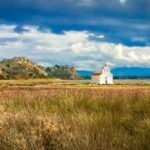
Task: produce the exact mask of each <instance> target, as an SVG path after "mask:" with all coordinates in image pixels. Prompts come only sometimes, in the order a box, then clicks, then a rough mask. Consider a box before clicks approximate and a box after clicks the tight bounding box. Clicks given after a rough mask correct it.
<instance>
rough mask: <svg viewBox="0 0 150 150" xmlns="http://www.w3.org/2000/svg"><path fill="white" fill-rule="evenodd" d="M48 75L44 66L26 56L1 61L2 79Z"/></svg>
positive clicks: (0, 75) (0, 74)
mask: <svg viewBox="0 0 150 150" xmlns="http://www.w3.org/2000/svg"><path fill="white" fill-rule="evenodd" d="M39 77H47V73H46V71H45V69H44V67H42V66H38V65H37V64H35V63H33V62H32V61H30V60H29V59H27V58H25V57H14V58H12V59H5V60H2V61H0V79H21V78H39Z"/></svg>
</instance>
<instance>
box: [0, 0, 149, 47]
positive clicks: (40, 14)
mask: <svg viewBox="0 0 150 150" xmlns="http://www.w3.org/2000/svg"><path fill="white" fill-rule="evenodd" d="M0 10H1V11H0V23H3V24H5V23H13V24H17V25H20V26H21V25H25V24H29V25H37V26H40V28H41V29H43V28H49V29H52V30H53V31H54V32H62V31H64V30H81V31H82V30H88V31H93V32H96V33H97V32H99V33H101V34H104V35H105V36H106V40H107V41H110V42H114V43H124V44H126V45H137V44H139V45H140V44H141V42H136V43H135V42H133V41H132V38H135V37H145V38H148V36H149V35H150V33H149V30H150V17H149V16H150V0H0ZM146 42H148V43H150V41H146ZM146 42H142V44H141V45H146V44H147V43H146Z"/></svg>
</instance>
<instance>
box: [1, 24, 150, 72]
mask: <svg viewBox="0 0 150 150" xmlns="http://www.w3.org/2000/svg"><path fill="white" fill-rule="evenodd" d="M15 27H16V26H12V25H0V31H1V32H0V57H1V59H3V58H8V57H14V56H26V57H29V58H30V59H32V60H34V61H37V62H38V63H40V64H46V65H53V64H68V65H74V66H76V67H77V68H80V69H90V70H98V68H100V67H101V66H102V65H103V64H104V63H106V62H108V63H110V64H113V65H114V66H149V65H150V46H146V47H128V46H125V45H122V44H114V43H108V42H103V41H100V40H93V39H92V40H91V38H90V37H91V35H92V36H95V38H97V35H96V34H94V33H89V32H88V31H65V32H64V33H63V34H56V33H52V32H51V31H50V30H47V31H41V30H38V27H34V26H25V27H24V29H26V30H25V31H23V32H21V33H17V32H15V31H14V29H15ZM98 36H101V38H103V37H104V36H103V35H98ZM101 38H100V39H101ZM1 41H2V42H1Z"/></svg>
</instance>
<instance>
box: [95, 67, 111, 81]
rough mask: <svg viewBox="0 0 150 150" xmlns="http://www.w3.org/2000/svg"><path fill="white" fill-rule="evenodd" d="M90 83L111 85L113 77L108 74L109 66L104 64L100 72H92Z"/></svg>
mask: <svg viewBox="0 0 150 150" xmlns="http://www.w3.org/2000/svg"><path fill="white" fill-rule="evenodd" d="M92 83H98V84H113V75H112V73H111V72H110V68H109V65H107V64H105V65H104V66H103V68H102V72H94V73H93V74H92Z"/></svg>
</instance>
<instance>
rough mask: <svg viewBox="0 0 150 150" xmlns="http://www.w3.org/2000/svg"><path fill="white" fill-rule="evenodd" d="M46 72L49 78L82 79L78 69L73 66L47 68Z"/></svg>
mask: <svg viewBox="0 0 150 150" xmlns="http://www.w3.org/2000/svg"><path fill="white" fill-rule="evenodd" d="M45 71H46V72H47V74H48V76H49V77H56V78H61V79H72V80H76V79H80V76H79V75H78V73H77V71H76V69H75V68H74V67H72V66H68V65H66V66H60V65H55V66H53V67H47V68H45Z"/></svg>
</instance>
